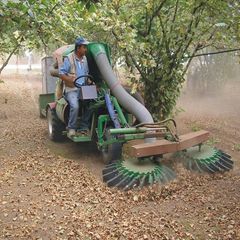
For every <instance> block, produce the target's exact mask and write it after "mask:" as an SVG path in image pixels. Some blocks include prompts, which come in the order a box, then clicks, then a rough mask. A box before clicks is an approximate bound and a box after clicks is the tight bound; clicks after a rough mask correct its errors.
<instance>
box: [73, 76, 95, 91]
mask: <svg viewBox="0 0 240 240" xmlns="http://www.w3.org/2000/svg"><path fill="white" fill-rule="evenodd" d="M80 78H90V80H91V81H93V76H92V75H89V74H86V75H81V76H79V77H77V78H76V79H75V80H74V82H73V84H74V86H75V87H77V88H80V87H82V86H83V84H80V83H78V82H77V80H78V79H80ZM84 84H86V81H84Z"/></svg>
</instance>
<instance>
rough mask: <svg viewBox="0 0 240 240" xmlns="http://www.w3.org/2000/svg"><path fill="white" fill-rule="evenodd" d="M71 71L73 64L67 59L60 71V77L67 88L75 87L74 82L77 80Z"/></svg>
mask: <svg viewBox="0 0 240 240" xmlns="http://www.w3.org/2000/svg"><path fill="white" fill-rule="evenodd" d="M70 70H71V64H70V62H69V59H68V58H65V59H64V62H63V65H62V66H61V68H60V69H59V75H60V78H61V79H62V80H63V81H64V83H65V85H66V86H67V87H74V84H73V82H74V80H75V79H76V76H75V75H73V74H71V73H70Z"/></svg>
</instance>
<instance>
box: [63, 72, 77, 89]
mask: <svg viewBox="0 0 240 240" xmlns="http://www.w3.org/2000/svg"><path fill="white" fill-rule="evenodd" d="M61 79H62V80H63V81H64V83H65V85H66V86H67V87H71V88H74V87H75V86H74V80H75V79H76V75H75V74H69V75H61Z"/></svg>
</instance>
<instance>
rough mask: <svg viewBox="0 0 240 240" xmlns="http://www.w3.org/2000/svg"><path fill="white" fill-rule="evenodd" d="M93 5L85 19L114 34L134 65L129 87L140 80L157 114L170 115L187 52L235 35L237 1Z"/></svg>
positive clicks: (106, 0) (228, 41)
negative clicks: (134, 73)
mask: <svg viewBox="0 0 240 240" xmlns="http://www.w3.org/2000/svg"><path fill="white" fill-rule="evenodd" d="M97 8H98V11H96V12H95V13H94V14H92V15H91V16H89V24H91V23H93V25H94V26H93V28H92V29H96V28H98V29H102V31H104V32H105V33H106V36H109V38H110V39H114V40H112V41H111V43H112V44H113V45H114V46H115V48H117V49H118V50H119V51H120V52H121V53H120V54H121V55H123V56H125V61H126V63H127V65H128V66H129V67H130V69H132V70H135V69H137V71H138V73H139V74H140V78H136V77H133V78H132V85H133V88H136V86H137V85H139V84H143V85H144V92H145V100H146V103H147V107H148V109H149V110H150V112H151V113H152V114H153V115H154V117H155V118H156V119H163V118H165V117H167V116H169V114H170V113H171V111H172V110H173V108H174V106H175V104H176V100H177V97H178V96H179V93H180V89H181V85H182V83H183V82H184V80H185V78H184V76H185V73H186V71H187V69H188V66H189V64H190V62H191V60H192V58H191V57H189V58H186V57H188V56H192V55H194V54H195V53H196V52H197V51H199V50H202V49H204V48H206V47H209V46H212V47H218V48H219V47H221V48H222V47H228V46H229V45H231V46H232V45H233V43H236V40H237V35H236V28H237V27H238V23H239V14H238V11H239V3H238V2H237V1H221V0H209V1H201V0H189V1H185V0H174V1H173V0H158V1H156V0H148V1H146V0H139V1H134V0H121V1H119V0H114V1H110V0H103V1H101V3H98V4H97ZM236 20H237V22H235V21H236Z"/></svg>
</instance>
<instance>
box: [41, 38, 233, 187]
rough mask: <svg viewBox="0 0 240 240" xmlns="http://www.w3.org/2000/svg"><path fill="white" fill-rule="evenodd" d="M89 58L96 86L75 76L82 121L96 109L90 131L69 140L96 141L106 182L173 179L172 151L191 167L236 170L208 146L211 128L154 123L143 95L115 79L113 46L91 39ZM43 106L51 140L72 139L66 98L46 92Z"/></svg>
mask: <svg viewBox="0 0 240 240" xmlns="http://www.w3.org/2000/svg"><path fill="white" fill-rule="evenodd" d="M72 51H74V46H73V45H68V46H64V47H61V48H60V49H58V50H56V51H55V53H54V58H55V60H57V63H58V64H57V66H59V65H60V64H61V63H62V61H63V58H64V57H66V56H67V55H68V54H70V53H71V52H72ZM86 57H87V60H88V65H89V76H87V77H89V78H91V80H92V81H93V82H94V83H95V84H94V85H86V86H79V85H78V83H77V80H78V79H76V80H75V86H76V87H79V88H80V92H81V94H80V100H79V101H81V104H80V110H79V118H78V121H79V123H80V121H81V118H82V115H83V113H84V112H85V111H84V109H85V108H88V109H89V110H90V112H91V118H90V119H91V121H90V125H91V126H89V127H90V134H88V135H85V136H83V135H76V136H74V137H69V138H70V139H71V140H72V141H73V142H78V143H81V142H90V141H92V142H96V144H97V146H98V149H99V151H100V152H101V153H102V156H103V159H104V162H105V164H106V167H105V168H104V170H103V181H104V182H106V183H107V185H108V186H114V187H118V188H122V189H124V190H129V189H132V188H135V187H142V186H145V185H150V184H153V183H157V182H167V181H169V180H171V179H172V178H174V177H175V173H174V172H173V171H172V170H171V169H170V168H168V167H167V166H165V165H164V164H163V163H162V158H163V155H164V154H167V153H176V152H178V153H180V154H178V156H179V155H181V159H184V161H183V162H184V166H186V167H187V168H188V169H190V170H195V171H200V172H202V171H207V172H210V173H214V172H221V171H226V170H230V169H232V168H233V161H232V160H231V157H230V156H229V155H228V154H226V153H224V152H223V151H221V150H218V149H215V148H211V147H209V146H207V145H204V144H203V142H205V141H207V140H208V137H209V132H207V131H204V130H201V131H198V132H194V133H188V134H185V135H181V136H178V134H177V126H176V122H175V121H174V120H173V119H167V120H165V121H162V122H154V121H153V118H152V116H151V114H150V113H149V111H148V110H147V109H146V108H145V106H144V101H143V98H142V97H141V95H140V94H139V93H134V94H131V89H128V88H124V87H123V86H122V85H121V83H120V82H119V81H118V79H117V78H116V76H115V74H114V72H113V70H112V66H111V58H110V49H109V47H108V45H106V44H104V43H94V42H93V43H90V44H89V45H88V52H87V56H86ZM57 66H55V67H56V69H55V70H54V69H53V70H51V71H50V72H51V75H52V76H55V77H58V76H59V75H58V70H57ZM80 77H83V76H80ZM85 77H86V76H85ZM60 85H61V81H60V80H57V83H56V90H58V89H59V86H60ZM39 105H40V116H42V117H46V118H47V120H48V133H49V138H50V139H51V140H53V141H63V140H64V139H65V138H66V137H68V135H67V132H66V126H67V122H68V116H69V106H68V103H67V101H66V99H65V98H64V96H63V95H62V94H59V91H55V93H45V94H41V95H40V97H39ZM133 140H138V141H137V143H136V141H133ZM129 142H131V144H130V143H129ZM134 142H135V143H134ZM126 143H129V144H128V145H129V146H128V148H127V151H126V153H125V152H124V154H123V153H122V152H123V151H122V149H123V144H126Z"/></svg>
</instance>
